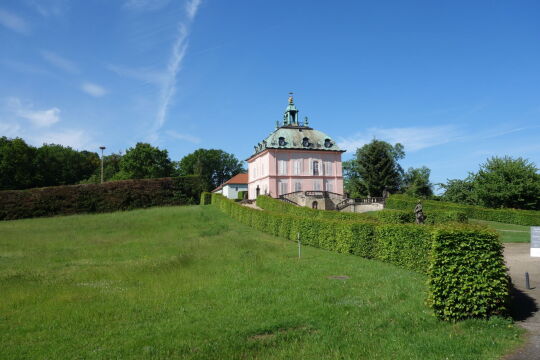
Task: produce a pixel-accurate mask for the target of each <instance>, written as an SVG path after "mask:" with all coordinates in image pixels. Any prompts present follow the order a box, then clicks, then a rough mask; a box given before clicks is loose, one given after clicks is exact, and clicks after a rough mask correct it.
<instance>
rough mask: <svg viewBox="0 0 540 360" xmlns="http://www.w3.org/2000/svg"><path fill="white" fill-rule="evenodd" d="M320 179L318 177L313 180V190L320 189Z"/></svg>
mask: <svg viewBox="0 0 540 360" xmlns="http://www.w3.org/2000/svg"><path fill="white" fill-rule="evenodd" d="M321 188H322V181H321V180H319V179H315V180H313V191H322V189H321Z"/></svg>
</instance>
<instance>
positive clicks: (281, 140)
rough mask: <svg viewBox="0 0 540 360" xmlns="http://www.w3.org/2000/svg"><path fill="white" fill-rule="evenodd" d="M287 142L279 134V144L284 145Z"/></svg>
mask: <svg viewBox="0 0 540 360" xmlns="http://www.w3.org/2000/svg"><path fill="white" fill-rule="evenodd" d="M286 144H287V143H286V142H285V138H284V137H283V136H281V137H280V138H279V146H285V145H286Z"/></svg>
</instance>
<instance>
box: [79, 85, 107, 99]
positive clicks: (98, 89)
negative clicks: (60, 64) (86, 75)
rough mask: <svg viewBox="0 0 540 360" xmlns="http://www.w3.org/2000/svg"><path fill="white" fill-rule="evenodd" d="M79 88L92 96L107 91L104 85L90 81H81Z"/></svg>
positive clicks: (103, 93)
mask: <svg viewBox="0 0 540 360" xmlns="http://www.w3.org/2000/svg"><path fill="white" fill-rule="evenodd" d="M81 90H82V91H84V92H85V93H87V94H88V95H91V96H93V97H102V96H104V95H105V94H107V92H108V91H107V90H106V89H105V88H104V87H102V86H99V85H97V84H93V83H90V82H85V83H83V84H82V85H81Z"/></svg>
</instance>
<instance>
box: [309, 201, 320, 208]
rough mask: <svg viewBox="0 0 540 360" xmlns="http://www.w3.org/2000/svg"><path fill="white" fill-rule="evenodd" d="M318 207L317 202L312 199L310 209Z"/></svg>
mask: <svg viewBox="0 0 540 360" xmlns="http://www.w3.org/2000/svg"><path fill="white" fill-rule="evenodd" d="M318 207H319V203H318V202H316V201H314V202H313V203H312V204H311V208H312V209H317V208H318Z"/></svg>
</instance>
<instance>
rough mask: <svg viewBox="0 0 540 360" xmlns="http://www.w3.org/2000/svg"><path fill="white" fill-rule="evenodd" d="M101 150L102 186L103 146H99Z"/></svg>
mask: <svg viewBox="0 0 540 360" xmlns="http://www.w3.org/2000/svg"><path fill="white" fill-rule="evenodd" d="M99 148H100V149H101V183H102V184H103V150H105V149H106V148H105V146H100V147H99Z"/></svg>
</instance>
